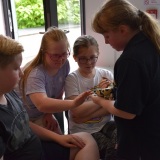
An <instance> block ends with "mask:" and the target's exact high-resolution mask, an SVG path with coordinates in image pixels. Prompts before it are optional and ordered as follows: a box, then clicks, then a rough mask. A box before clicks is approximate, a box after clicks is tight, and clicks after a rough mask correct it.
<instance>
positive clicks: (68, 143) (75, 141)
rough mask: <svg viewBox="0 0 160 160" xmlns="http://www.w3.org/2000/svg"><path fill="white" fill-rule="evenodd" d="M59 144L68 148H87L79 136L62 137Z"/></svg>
mask: <svg viewBox="0 0 160 160" xmlns="http://www.w3.org/2000/svg"><path fill="white" fill-rule="evenodd" d="M59 144H61V145H62V146H65V147H68V148H72V147H78V148H83V147H84V146H85V143H84V142H83V140H82V139H81V138H80V137H79V136H77V135H74V134H68V135H61V138H60V139H59Z"/></svg>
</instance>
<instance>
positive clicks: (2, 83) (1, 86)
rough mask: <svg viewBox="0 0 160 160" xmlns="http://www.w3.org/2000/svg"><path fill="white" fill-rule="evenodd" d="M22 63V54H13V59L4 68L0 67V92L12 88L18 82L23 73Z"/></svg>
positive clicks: (5, 91)
mask: <svg viewBox="0 0 160 160" xmlns="http://www.w3.org/2000/svg"><path fill="white" fill-rule="evenodd" d="M21 63H22V54H18V55H16V56H15V58H14V60H13V61H12V62H11V63H10V64H9V65H7V66H6V67H5V68H0V77H1V78H0V93H1V94H3V93H7V92H9V91H11V90H13V89H14V87H16V86H17V85H18V83H19V80H20V78H21V77H22V75H23V73H22V71H21V68H20V65H21Z"/></svg>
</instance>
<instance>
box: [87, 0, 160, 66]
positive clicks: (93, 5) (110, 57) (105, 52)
mask: <svg viewBox="0 0 160 160" xmlns="http://www.w3.org/2000/svg"><path fill="white" fill-rule="evenodd" d="M105 1H106V0H86V1H85V14H86V34H89V35H92V36H93V37H95V38H96V40H97V41H98V43H99V46H100V56H99V60H98V62H97V65H98V66H101V67H105V68H108V67H110V68H113V66H114V64H115V61H116V59H117V58H118V57H119V56H120V54H121V52H117V51H115V50H114V49H113V48H111V47H110V46H109V45H106V44H105V43H104V39H103V36H102V35H100V34H97V33H95V32H93V31H92V28H91V21H92V17H93V16H94V14H95V13H96V11H97V10H98V9H99V8H100V6H101V5H102V4H103V3H104V2H105ZM129 1H130V2H131V3H132V4H133V5H135V6H136V7H137V8H139V9H141V10H146V9H158V10H159V9H160V5H148V6H146V5H144V0H129ZM158 18H159V19H160V13H159V12H158Z"/></svg>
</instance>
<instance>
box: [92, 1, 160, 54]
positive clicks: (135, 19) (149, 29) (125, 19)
mask: <svg viewBox="0 0 160 160" xmlns="http://www.w3.org/2000/svg"><path fill="white" fill-rule="evenodd" d="M119 25H128V26H129V27H130V28H131V29H133V30H142V32H143V33H144V34H145V35H146V36H147V37H148V38H150V39H151V41H152V42H153V43H154V44H155V46H156V48H157V49H158V51H160V25H159V22H158V21H157V20H156V19H155V18H154V17H152V16H151V15H150V14H148V13H147V12H144V11H140V10H139V9H137V8H136V7H135V6H133V5H132V4H131V3H130V2H128V1H127V0H109V1H107V2H106V3H104V5H103V6H102V7H101V8H100V9H99V11H98V12H97V13H96V14H95V17H94V19H93V22H92V28H93V30H94V31H95V32H97V33H100V34H103V33H105V32H107V31H109V30H114V29H116V28H117V27H118V26H119Z"/></svg>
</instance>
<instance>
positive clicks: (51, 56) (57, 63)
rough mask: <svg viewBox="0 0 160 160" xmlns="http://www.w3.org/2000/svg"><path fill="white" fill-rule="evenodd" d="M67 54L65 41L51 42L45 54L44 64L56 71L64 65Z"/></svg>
mask: <svg viewBox="0 0 160 160" xmlns="http://www.w3.org/2000/svg"><path fill="white" fill-rule="evenodd" d="M69 54H70V53H69V51H68V48H67V44H66V42H65V41H59V42H55V41H54V42H51V43H50V44H49V47H48V49H47V51H46V52H45V59H46V64H47V66H48V67H49V68H50V69H55V70H58V69H60V68H61V67H62V66H63V65H64V63H65V62H66V60H67V58H68V56H69Z"/></svg>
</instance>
